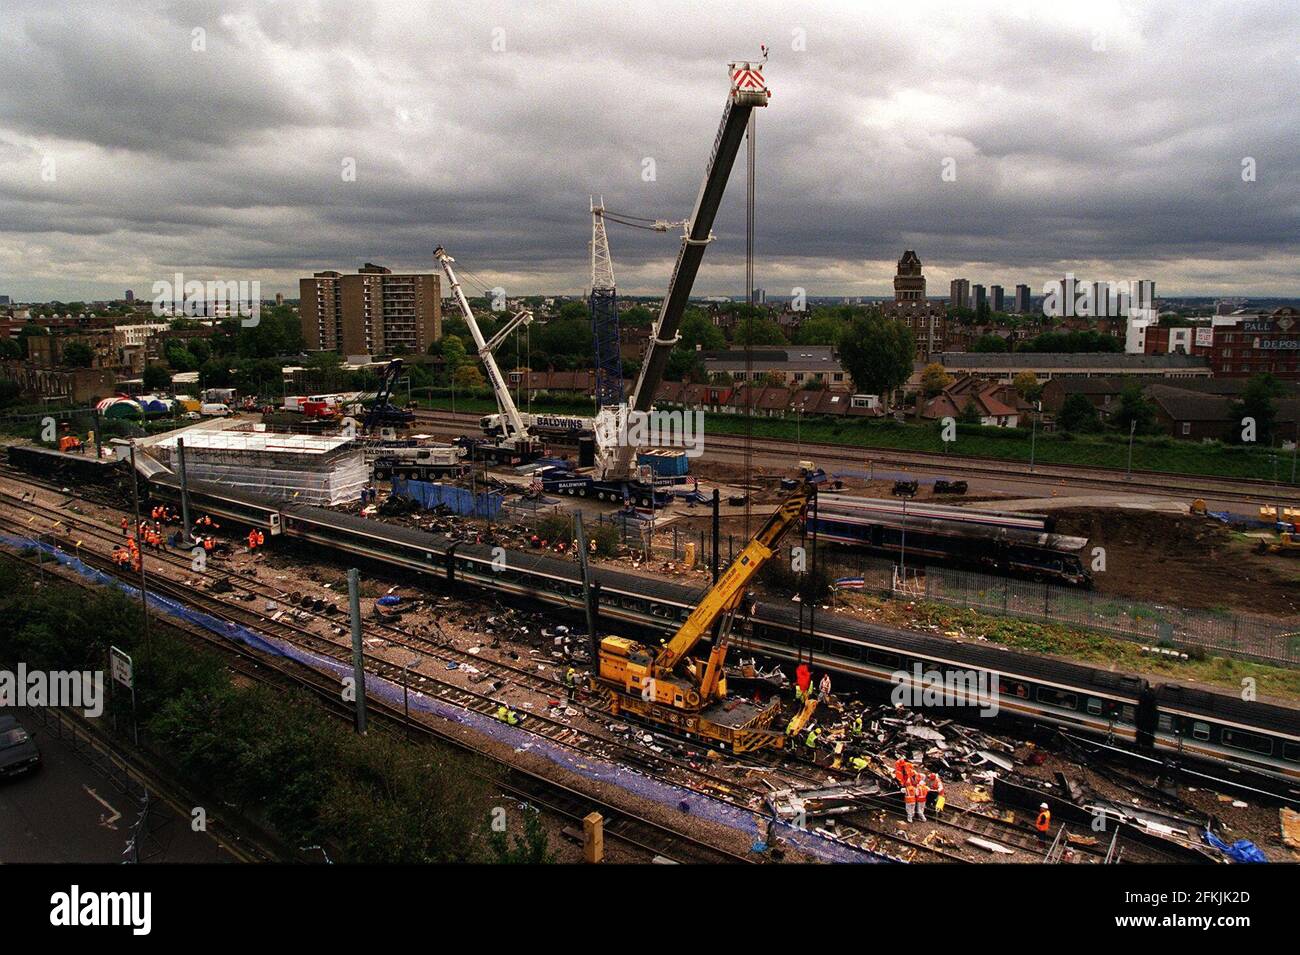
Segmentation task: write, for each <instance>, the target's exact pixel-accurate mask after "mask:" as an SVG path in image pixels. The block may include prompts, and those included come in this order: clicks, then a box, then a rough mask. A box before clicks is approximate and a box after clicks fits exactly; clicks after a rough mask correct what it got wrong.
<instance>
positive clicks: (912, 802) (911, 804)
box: [903, 782, 918, 822]
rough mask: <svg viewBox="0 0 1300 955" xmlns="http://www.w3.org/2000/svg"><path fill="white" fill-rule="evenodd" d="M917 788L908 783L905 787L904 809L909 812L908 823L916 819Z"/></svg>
mask: <svg viewBox="0 0 1300 955" xmlns="http://www.w3.org/2000/svg"><path fill="white" fill-rule="evenodd" d="M917 795H918V793H917V791H916V786H915V785H913V784H912V783H910V782H908V783H906V784H904V786H903V808H904V809H905V810H906V811H907V821H908V822H911V821H912V820H913V819H915V818H916V799H917Z"/></svg>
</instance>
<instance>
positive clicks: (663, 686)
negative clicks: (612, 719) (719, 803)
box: [599, 484, 816, 752]
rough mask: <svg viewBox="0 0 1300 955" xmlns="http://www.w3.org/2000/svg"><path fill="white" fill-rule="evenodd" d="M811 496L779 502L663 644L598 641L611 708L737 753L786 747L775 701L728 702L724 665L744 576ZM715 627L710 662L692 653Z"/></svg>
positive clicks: (803, 491) (807, 492)
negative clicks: (775, 728)
mask: <svg viewBox="0 0 1300 955" xmlns="http://www.w3.org/2000/svg"><path fill="white" fill-rule="evenodd" d="M814 494H816V490H815V488H814V487H813V485H811V484H804V485H802V486H801V487H800V488H798V489H797V490H796V491H794V492H793V493H792V494H791V495H790V496H789V497H787V498H786V499H785V500H784V501H783V502H782V503H781V506H780V507H778V508H777V509H776V511H775V512H774V513H773V514H772V516H771V517H769V518H768V519H767V522H766V523H765V524H764V525H763V526H762V527H761V528H759V531H758V533H757V534H755V535H754V537H753V539H752V540H751V541H750V542H749V543H748V544H746V545H745V549H744V550H742V551H741V552H740V554H739V556H737V557H736V559H735V560H734V561H732V563H731V566H730V567H728V568H727V570H726V572H725V573H724V574H722V576H721V577H719V578H718V582H717V583H715V584H714V585H713V587H712V588H710V589H709V591H708V592H707V593H706V594H705V595H704V598H703V599H702V600H701V601H700V603H699V605H698V606H696V608H695V609H694V610H693V611H692V612H691V615H690V616H689V617H687V618H686V622H685V623H683V624H682V625H681V627H680V629H678V631H677V633H676V634H675V635H674V636H673V638H672V639H671V640H669V641H668V642H667V643H665V644H663V645H662V646H660V647H647V646H646V645H644V644H642V643H638V642H637V641H635V640H630V639H628V638H627V637H606V638H605V639H603V640H602V641H601V642H600V675H599V681H600V683H601V684H602V685H603V686H604V687H606V688H607V689H608V690H609V693H610V703H611V712H612V713H614V714H615V715H617V714H619V713H621V712H626V713H631V714H635V715H636V716H639V717H641V718H642V719H644V720H647V721H649V722H652V723H659V724H661V725H664V726H667V727H670V728H672V729H674V730H676V731H678V732H685V733H692V734H698V735H699V736H702V737H704V738H706V739H710V740H714V741H716V742H719V743H723V744H724V745H727V746H730V747H731V748H732V749H734V750H735V751H736V752H744V751H746V750H751V749H758V748H761V747H763V746H781V745H783V741H784V739H785V736H784V734H783V733H781V732H779V731H773V730H771V729H770V727H771V725H772V720H773V719H774V718H775V717H776V715H777V713H778V712H780V709H781V702H780V700H778V699H774V700H772V701H771V702H770V703H768V704H767V705H764V706H759V705H757V704H755V703H751V702H749V701H747V700H731V701H729V700H728V699H727V681H726V677H725V676H724V675H723V664H724V663H725V661H726V657H727V642H728V640H729V638H730V634H731V623H732V620H733V618H734V616H735V613H736V608H737V607H739V606H740V603H741V601H742V600H743V599H744V598H745V593H746V588H747V587H748V585H749V582H750V581H751V580H752V579H753V577H754V575H755V574H756V573H758V570H759V568H760V567H762V566H763V564H764V563H765V562H766V561H767V559H768V558H769V557H771V556H772V554H773V552H774V551H775V550H776V546H777V544H778V543H779V542H780V540H781V538H782V537H783V536H784V535H785V533H786V531H788V530H789V529H790V528H791V527H793V526H794V525H795V524H796V523H797V522H798V520H799V518H800V516H801V515H802V514H803V512H804V510H805V509H806V508H807V507H808V504H809V502H810V501H811V500H812V498H813V495H814ZM715 625H717V626H718V633H717V636H716V638H715V639H714V641H713V647H712V649H711V650H710V652H709V655H708V658H707V660H701V659H697V658H695V657H693V656H691V655H690V654H691V651H692V650H694V649H695V647H696V646H697V645H698V644H699V642H700V641H701V640H702V639H704V637H705V636H706V635H707V634H708V633H709V632H710V631H712V630H713V628H714V626H715Z"/></svg>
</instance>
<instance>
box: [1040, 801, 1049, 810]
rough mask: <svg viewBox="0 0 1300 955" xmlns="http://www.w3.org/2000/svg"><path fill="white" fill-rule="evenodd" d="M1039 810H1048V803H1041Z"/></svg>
mask: <svg viewBox="0 0 1300 955" xmlns="http://www.w3.org/2000/svg"><path fill="white" fill-rule="evenodd" d="M1038 808H1039V809H1046V808H1047V803H1045V802H1044V803H1039V804H1038Z"/></svg>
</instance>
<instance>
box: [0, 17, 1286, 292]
mask: <svg viewBox="0 0 1300 955" xmlns="http://www.w3.org/2000/svg"><path fill="white" fill-rule="evenodd" d="M1043 7H1046V9H1042V8H1043ZM107 9H108V8H106V7H103V6H100V5H85V6H82V5H76V4H67V5H64V4H51V3H49V2H48V0H47V2H42V3H38V2H31V3H24V2H12V0H10V2H7V3H6V4H5V6H4V7H3V8H0V56H3V57H4V62H6V63H8V64H11V66H12V68H11V69H10V71H9V72H8V73H7V74H6V77H5V79H4V81H3V82H0V223H3V225H2V226H0V291H4V292H9V293H11V294H14V293H17V294H20V295H25V296H30V297H38V298H44V297H46V296H57V297H64V298H70V297H73V296H72V295H71V294H70V292H69V287H75V288H76V289H77V290H79V291H80V294H82V295H85V294H89V293H87V292H86V291H85V290H86V289H94V290H95V293H94V294H100V295H109V294H120V290H121V289H122V288H125V287H128V286H134V287H136V289H137V291H139V290H140V289H141V288H142V287H147V286H148V283H150V282H151V281H152V280H153V279H155V278H157V277H160V276H164V275H169V274H170V273H171V272H173V271H175V270H177V269H180V270H182V271H185V272H187V273H189V274H191V275H193V276H195V277H202V276H206V275H222V276H226V275H229V274H230V273H233V272H238V273H240V275H245V274H247V275H248V276H249V277H257V278H260V279H261V280H262V282H263V287H264V289H266V290H275V289H281V290H284V291H286V292H289V293H290V294H294V293H295V291H296V282H295V279H296V277H297V276H299V275H303V274H307V273H309V272H310V271H313V270H316V269H320V268H326V267H334V268H355V267H356V266H357V265H359V264H361V262H363V261H378V262H384V263H386V264H390V265H393V266H395V267H422V268H431V267H432V262H431V256H430V253H431V250H432V248H433V247H434V246H435V245H437V244H439V243H443V244H445V245H447V247H448V248H449V249H451V250H452V252H453V254H455V255H457V257H458V258H459V260H460V261H461V262H462V263H463V264H464V265H466V266H467V267H468V268H469V269H470V270H471V271H473V272H475V273H477V274H479V275H481V276H483V277H484V278H486V279H489V280H491V281H493V282H502V283H503V284H505V285H506V286H507V288H510V289H511V290H512V291H513V290H516V289H517V290H520V291H522V290H525V289H539V290H552V291H579V290H581V289H582V287H583V285H584V284H585V282H586V271H587V261H588V260H587V250H586V242H587V238H588V234H589V227H590V225H589V218H588V216H587V214H586V209H587V196H588V195H589V194H590V193H596V194H597V195H602V194H603V195H604V197H605V200H606V202H607V204H608V205H609V206H610V207H611V208H618V209H625V210H627V211H630V212H633V213H636V214H641V215H650V216H663V217H666V218H674V219H680V218H684V217H685V216H686V215H687V214H688V213H689V211H690V207H691V204H692V202H693V201H694V198H695V194H696V191H697V189H698V187H699V181H700V176H701V174H702V172H703V163H704V159H705V156H706V155H707V152H708V148H709V145H710V143H711V142H712V138H713V134H714V132H715V130H716V127H717V123H718V118H719V116H720V114H721V109H722V103H723V99H724V96H725V93H726V77H725V70H724V65H725V62H726V60H727V59H729V58H734V57H737V56H746V55H753V54H754V53H756V52H757V43H758V41H759V40H766V41H767V42H768V43H769V44H770V46H771V47H772V59H771V62H770V65H769V67H768V71H767V72H768V76H769V79H770V82H771V85H772V87H773V90H774V97H773V100H772V103H771V106H770V107H769V108H768V109H766V110H764V111H762V112H761V114H760V117H759V126H758V130H759V131H758V146H759V168H758V205H759V233H758V250H759V262H758V266H757V274H758V277H759V278H758V282H759V284H761V285H763V286H765V287H766V288H768V290H769V291H771V292H772V293H774V294H783V293H787V292H788V291H789V289H790V288H791V287H793V286H795V285H799V286H803V287H806V288H808V289H809V291H810V292H813V293H814V294H815V293H818V292H822V293H827V294H834V293H842V294H878V293H883V292H885V291H886V289H887V285H888V279H889V276H890V275H891V273H892V264H893V261H894V260H895V259H897V257H898V255H899V253H900V252H901V250H902V249H903V248H904V247H908V248H916V249H917V250H918V251H919V252H920V254H921V257H922V259H923V260H924V261H925V263H926V268H927V274H928V275H929V277H930V280H931V287H932V291H934V292H936V293H937V294H943V293H944V292H945V291H946V281H947V279H948V278H949V277H952V276H954V275H959V274H960V275H967V276H969V277H971V278H972V279H973V280H975V281H986V282H995V281H1000V282H1003V283H1004V284H1011V283H1014V282H1017V281H1028V282H1031V283H1033V284H1035V285H1041V283H1042V282H1043V281H1044V280H1046V279H1047V278H1050V277H1052V276H1054V275H1058V274H1060V273H1061V272H1062V271H1063V270H1065V269H1071V268H1072V269H1074V270H1075V271H1076V272H1077V273H1078V274H1080V275H1087V276H1090V277H1097V278H1124V277H1129V276H1134V275H1141V276H1143V277H1152V278H1155V279H1156V280H1157V282H1158V284H1159V287H1160V289H1161V290H1162V291H1165V292H1171V293H1172V292H1178V291H1183V292H1188V293H1194V292H1211V293H1213V292H1223V293H1234V294H1236V293H1241V292H1243V291H1258V292H1261V293H1283V294H1285V293H1295V291H1296V286H1295V280H1294V275H1295V267H1296V264H1297V255H1296V243H1295V235H1296V231H1297V230H1296V225H1297V212H1298V211H1300V198H1298V197H1300V177H1298V175H1297V173H1298V172H1300V169H1298V163H1297V159H1296V157H1295V150H1294V144H1293V139H1294V130H1295V126H1296V123H1295V120H1296V107H1295V92H1296V91H1295V80H1294V77H1295V73H1296V66H1297V62H1298V61H1297V52H1298V51H1297V48H1296V46H1295V43H1294V37H1295V36H1296V32H1297V31H1296V26H1297V20H1298V19H1300V17H1297V14H1296V12H1295V7H1294V4H1291V3H1289V2H1286V0H1272V2H1260V3H1252V4H1236V3H1224V4H1221V5H1219V4H1200V5H1197V6H1196V7H1195V8H1188V7H1187V5H1183V4H1175V3H1170V4H1164V3H1155V4H1151V5H1135V4H1123V5H1121V4H1118V3H1116V4H1106V3H1101V4H1098V3H1095V2H1086V3H1085V2H1081V3H1079V4H1078V5H1077V6H1075V5H1071V4H1063V5H1058V4H1051V5H1042V4H1030V3H1023V4H1017V3H1009V4H1008V3H1001V4H989V5H987V6H981V5H974V4H967V3H963V4H927V3H913V4H909V5H908V6H907V9H906V15H903V14H902V13H900V12H899V8H898V6H897V5H896V4H879V5H871V6H866V7H863V5H861V4H857V3H845V4H843V5H837V4H829V5H825V6H808V7H800V8H796V7H795V6H794V5H789V4H776V3H769V4H764V3H755V4H747V5H745V6H744V7H743V8H735V7H730V6H728V7H723V6H721V5H700V4H694V5H691V4H683V5H680V6H677V7H668V8H665V6H664V5H663V4H653V5H650V4H632V5H624V4H593V5H571V4H570V5H563V6H559V7H551V6H542V5H522V4H521V5H518V6H512V5H500V6H491V5H487V6H484V5H474V6H471V7H466V8H465V9H459V10H458V9H448V7H447V5H435V4H432V3H412V4H409V5H399V4H394V3H379V2H376V3H372V4H367V3H361V2H351V3H276V4H272V3H251V2H250V3H245V2H238V0H235V2H229V3H222V2H201V3H174V4H157V3H142V4H139V5H136V6H132V5H129V4H119V5H115V6H114V7H113V8H112V9H113V12H112V13H111V14H110V13H106V12H105V11H106V10H107ZM195 31H202V34H201V36H202V39H203V47H204V48H203V49H202V50H201V51H196V50H194V49H193V46H194V40H195V36H196V33H195ZM502 47H503V48H502ZM1246 157H1250V158H1252V159H1253V160H1254V162H1255V164H1256V167H1257V179H1256V181H1254V182H1243V181H1242V177H1241V170H1242V162H1243V160H1244V159H1245V158H1246ZM647 159H652V160H653V161H654V164H655V171H656V177H655V179H654V181H649V182H647V181H644V180H643V178H642V170H643V162H644V161H645V160H647ZM347 160H352V161H354V162H355V168H356V172H357V175H356V180H355V181H354V182H351V181H345V180H344V178H343V176H342V175H341V171H342V167H343V164H344V162H345V161H347ZM945 161H950V162H951V168H953V169H954V170H955V173H956V178H955V181H945V180H944V179H943V178H942V177H941V172H942V170H943V168H944V163H945ZM43 162H46V163H47V164H48V163H52V164H53V165H52V169H53V170H54V176H53V178H52V181H51V179H50V177H43V176H42V169H43V168H44V167H43V166H42V163H43ZM742 176H743V171H742V170H741V168H740V167H739V166H738V168H737V172H736V174H735V178H734V179H733V183H732V188H731V192H730V193H729V195H728V198H727V200H726V203H725V206H724V209H723V210H722V213H721V214H720V215H719V218H718V222H717V224H716V226H715V231H716V232H717V234H718V237H719V238H718V242H717V243H715V245H714V246H713V247H712V248H711V249H710V251H709V254H708V256H707V257H706V260H705V262H706V264H705V268H704V270H703V272H702V273H701V277H700V282H699V284H698V285H697V290H698V291H700V292H702V293H739V292H741V291H742V290H743V261H742V259H741V256H742V253H743V244H744V216H743V207H742V205H741V199H742V193H743V179H742V178H741V177H742ZM611 242H612V244H613V247H614V255H615V264H616V270H617V274H618V276H619V284H620V287H622V288H623V289H624V290H626V291H631V292H655V291H658V290H660V289H662V287H663V285H664V283H665V282H666V278H667V274H668V271H669V269H670V267H671V262H672V259H673V257H674V255H675V253H676V242H675V240H674V239H673V238H672V237H671V236H662V235H652V234H648V233H643V232H635V231H629V230H626V229H617V230H614V231H612V233H611Z"/></svg>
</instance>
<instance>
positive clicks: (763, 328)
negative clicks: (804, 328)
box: [731, 315, 788, 345]
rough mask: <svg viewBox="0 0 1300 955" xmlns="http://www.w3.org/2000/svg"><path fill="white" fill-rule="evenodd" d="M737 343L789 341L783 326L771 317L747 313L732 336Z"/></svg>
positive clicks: (751, 343) (786, 342) (733, 341)
mask: <svg viewBox="0 0 1300 955" xmlns="http://www.w3.org/2000/svg"><path fill="white" fill-rule="evenodd" d="M731 341H732V343H733V344H735V345H785V344H788V341H787V339H786V337H785V332H783V331H781V326H780V325H778V324H777V323H776V322H774V321H772V319H770V318H762V317H760V316H756V315H747V316H745V317H744V318H742V319H741V320H740V322H739V323H738V324H737V325H736V330H735V332H734V333H733V334H732V336H731Z"/></svg>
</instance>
